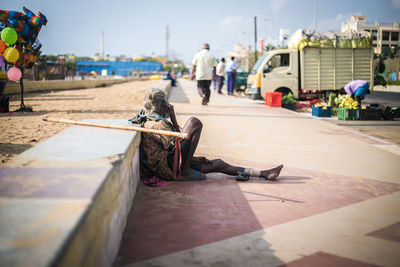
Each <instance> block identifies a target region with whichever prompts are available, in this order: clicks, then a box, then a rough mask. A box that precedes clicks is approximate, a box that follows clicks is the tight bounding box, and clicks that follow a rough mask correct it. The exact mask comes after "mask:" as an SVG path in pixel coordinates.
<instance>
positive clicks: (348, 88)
mask: <svg viewBox="0 0 400 267" xmlns="http://www.w3.org/2000/svg"><path fill="white" fill-rule="evenodd" d="M344 93H347V94H348V95H349V96H351V98H353V99H354V100H356V101H357V102H358V105H359V106H361V100H363V99H364V97H365V95H366V94H369V93H371V91H370V90H369V82H367V81H363V80H355V81H351V82H349V83H348V84H346V85H345V86H344V88H342V89H341V90H339V94H344Z"/></svg>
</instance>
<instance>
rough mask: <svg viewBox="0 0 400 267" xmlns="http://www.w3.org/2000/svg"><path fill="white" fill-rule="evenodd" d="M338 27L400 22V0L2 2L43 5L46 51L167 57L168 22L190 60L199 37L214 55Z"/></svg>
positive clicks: (5, 3)
mask: <svg viewBox="0 0 400 267" xmlns="http://www.w3.org/2000/svg"><path fill="white" fill-rule="evenodd" d="M316 3H317V5H316V6H317V8H316V10H317V12H316V14H317V16H316V30H317V31H318V32H326V31H340V26H341V24H342V23H343V22H346V21H348V20H349V19H350V16H351V15H364V16H366V19H367V22H370V23H373V22H375V21H378V22H388V23H393V22H397V23H400V0H203V1H193V0H140V1H139V0H111V1H110V0H1V3H0V9H2V10H15V11H22V7H24V6H25V7H27V8H29V9H30V10H32V11H33V12H34V13H37V12H38V11H40V12H42V13H43V14H44V15H45V16H46V17H47V20H48V23H47V26H44V27H43V28H42V30H41V31H40V33H39V37H38V39H39V40H40V41H41V42H42V44H43V46H42V49H41V51H42V54H51V55H59V54H69V53H72V54H75V55H77V56H92V55H94V54H96V53H99V52H100V40H101V33H102V31H103V32H104V52H105V54H106V55H107V54H108V55H112V56H120V55H125V56H160V55H161V56H164V55H165V53H166V39H165V32H166V27H167V25H168V27H169V32H170V38H169V49H170V53H171V54H173V55H175V56H176V57H178V58H180V59H182V60H183V61H184V62H185V63H187V64H190V63H191V61H192V59H193V56H194V54H195V52H196V49H198V48H199V47H201V44H202V43H209V44H210V48H211V49H210V51H211V52H212V53H213V54H214V55H215V56H217V57H222V56H226V54H227V53H228V52H230V51H233V50H234V45H235V44H243V45H252V46H253V45H254V17H255V16H256V17H257V35H258V38H263V39H266V40H275V41H273V42H274V44H276V42H277V41H276V40H277V39H278V37H279V32H280V29H286V30H287V31H288V32H289V33H290V34H293V33H294V32H295V31H296V30H297V29H299V28H309V29H313V28H314V10H315V4H316Z"/></svg>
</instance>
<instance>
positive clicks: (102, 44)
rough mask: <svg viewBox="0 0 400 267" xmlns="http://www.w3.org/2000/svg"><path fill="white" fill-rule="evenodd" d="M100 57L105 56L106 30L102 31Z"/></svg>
mask: <svg viewBox="0 0 400 267" xmlns="http://www.w3.org/2000/svg"><path fill="white" fill-rule="evenodd" d="M100 57H102V58H104V31H102V32H101V40H100Z"/></svg>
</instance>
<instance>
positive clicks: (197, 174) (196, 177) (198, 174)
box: [179, 171, 207, 181]
mask: <svg viewBox="0 0 400 267" xmlns="http://www.w3.org/2000/svg"><path fill="white" fill-rule="evenodd" d="M206 178H207V176H206V175H205V174H204V173H201V172H199V171H196V172H195V173H194V174H193V176H191V177H181V178H180V179H179V181H202V180H205V179H206Z"/></svg>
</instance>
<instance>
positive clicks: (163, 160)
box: [141, 120, 176, 180]
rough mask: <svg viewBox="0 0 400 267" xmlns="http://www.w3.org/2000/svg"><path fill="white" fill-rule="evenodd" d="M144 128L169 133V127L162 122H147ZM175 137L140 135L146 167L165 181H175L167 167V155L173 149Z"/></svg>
mask: <svg viewBox="0 0 400 267" xmlns="http://www.w3.org/2000/svg"><path fill="white" fill-rule="evenodd" d="M144 127H145V128H149V129H155V130H164V131H171V130H172V129H171V127H170V126H169V125H168V124H167V123H166V122H165V121H163V120H157V121H154V120H148V121H146V123H145V124H144ZM174 142H175V137H173V136H167V135H160V134H153V133H144V132H143V133H142V140H141V146H142V151H143V153H144V154H145V158H146V162H145V164H146V166H147V167H148V168H149V169H150V170H151V171H152V172H153V173H154V174H155V175H156V176H157V177H160V178H162V179H165V180H175V179H176V178H175V175H174V173H173V171H172V169H171V168H170V167H169V165H168V153H169V151H170V150H171V149H172V148H173V147H174Z"/></svg>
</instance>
